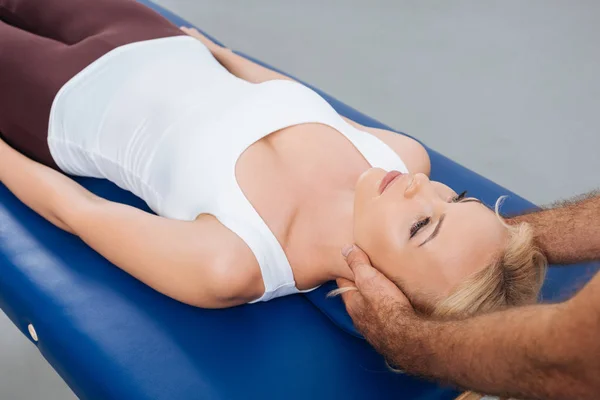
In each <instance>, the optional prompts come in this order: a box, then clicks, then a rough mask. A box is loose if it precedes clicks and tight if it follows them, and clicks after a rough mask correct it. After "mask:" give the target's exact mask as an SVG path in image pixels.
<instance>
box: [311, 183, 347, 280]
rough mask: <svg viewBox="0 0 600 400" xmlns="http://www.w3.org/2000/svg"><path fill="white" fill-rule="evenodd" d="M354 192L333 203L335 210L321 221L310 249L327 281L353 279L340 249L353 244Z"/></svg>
mask: <svg viewBox="0 0 600 400" xmlns="http://www.w3.org/2000/svg"><path fill="white" fill-rule="evenodd" d="M353 225H354V191H352V192H351V193H349V194H344V195H343V196H341V199H339V200H338V201H336V202H335V208H334V209H333V210H332V212H331V213H329V214H328V218H327V220H324V221H321V224H320V232H319V233H320V235H316V236H315V238H314V240H315V243H314V244H313V246H312V248H314V249H316V254H318V255H319V258H320V259H319V261H318V262H317V263H316V265H319V266H320V268H321V270H322V271H323V272H324V273H326V274H327V279H329V280H334V279H336V278H346V279H350V280H352V279H353V278H354V276H353V274H352V271H351V270H350V268H349V267H348V264H347V263H346V260H345V259H344V257H343V256H342V247H343V246H345V245H347V244H352V243H353V242H354V234H353Z"/></svg>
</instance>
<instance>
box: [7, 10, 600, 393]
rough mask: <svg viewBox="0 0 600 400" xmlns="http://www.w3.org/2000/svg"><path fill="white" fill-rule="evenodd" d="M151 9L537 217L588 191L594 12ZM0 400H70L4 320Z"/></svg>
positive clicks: (594, 168) (594, 184)
mask: <svg viewBox="0 0 600 400" xmlns="http://www.w3.org/2000/svg"><path fill="white" fill-rule="evenodd" d="M157 2H158V3H159V4H161V5H163V6H165V7H167V8H169V9H171V10H172V11H175V12H176V13H178V14H180V15H182V16H184V17H185V18H187V19H188V20H189V21H191V22H192V23H195V24H196V25H198V26H200V27H202V28H203V29H204V30H206V31H207V32H208V33H210V34H212V35H214V36H216V37H217V38H218V39H219V40H221V41H222V42H224V43H225V44H226V45H227V46H229V47H231V48H234V49H236V50H241V51H243V52H245V53H248V54H251V55H253V56H255V57H257V58H258V59H261V60H263V61H265V62H267V63H270V64H272V65H274V66H276V67H279V68H281V69H283V70H284V71H287V72H289V73H291V74H293V75H295V76H297V77H298V78H300V79H303V80H305V81H307V82H310V83H312V84H314V85H316V86H317V87H319V88H321V89H323V90H324V91H326V92H328V93H329V94H331V95H333V96H335V97H337V98H339V99H340V100H342V101H344V102H345V103H347V104H349V105H351V106H353V107H355V108H357V109H358V110H360V111H362V112H364V113H366V114H368V115H370V116H372V117H374V118H376V119H378V120H380V121H382V122H384V123H386V124H388V125H390V126H392V127H394V128H395V129H399V130H402V131H405V132H407V133H410V134H411V135H413V136H415V137H417V138H419V139H421V140H423V141H424V142H425V143H427V144H428V145H429V146H431V147H432V148H434V149H436V150H438V151H440V152H441V153H443V154H445V155H447V156H448V157H450V158H452V159H454V160H456V161H458V162H459V163H461V164H463V165H465V166H467V167H469V168H471V169H473V170H475V171H476V172H478V173H480V174H482V175H485V176H486V177H488V178H490V179H492V180H494V181H496V182H498V183H499V184H501V185H503V186H505V187H507V188H509V189H511V190H513V191H515V192H517V193H519V194H520V195H522V196H524V197H526V198H527V199H529V200H531V201H533V202H535V203H538V204H548V203H551V202H553V201H555V200H558V199H561V198H566V197H570V196H572V195H574V194H578V193H583V192H586V191H589V190H592V189H594V188H598V187H600V177H599V176H598V172H599V171H600V158H599V157H597V155H596V153H597V151H598V149H599V148H600V135H599V134H598V125H599V122H600V113H599V112H598V110H599V106H600V76H599V71H600V55H599V53H598V48H599V47H600V46H599V43H598V42H599V40H598V39H599V38H600V25H599V24H598V22H597V21H599V20H600V3H599V2H596V1H592V0H589V1H586V0H575V1H561V0H528V1H518V0H509V1H506V0H503V1H501V0H494V1H480V0H462V1H445V0H438V1H416V0H413V1H407V0H303V1H292V0H158V1H157ZM109 384H110V383H109ZM0 398H1V399H7V400H9V399H10V400H30V399H34V398H43V399H45V400H54V399H56V400H62V399H72V398H74V396H73V394H72V393H71V392H70V390H69V389H68V388H67V387H66V385H65V384H64V383H63V382H62V380H61V379H60V378H59V377H58V375H56V373H55V372H54V371H53V370H52V368H51V367H49V366H48V364H47V363H46V362H45V361H44V359H43V358H42V357H41V356H40V355H39V353H38V351H37V349H36V348H35V347H34V346H32V345H31V344H30V343H29V342H28V341H27V340H26V339H25V338H23V337H21V335H20V333H18V332H17V330H16V329H15V328H14V327H13V326H12V324H11V323H10V322H9V321H8V319H7V318H6V317H5V316H4V314H2V313H0Z"/></svg>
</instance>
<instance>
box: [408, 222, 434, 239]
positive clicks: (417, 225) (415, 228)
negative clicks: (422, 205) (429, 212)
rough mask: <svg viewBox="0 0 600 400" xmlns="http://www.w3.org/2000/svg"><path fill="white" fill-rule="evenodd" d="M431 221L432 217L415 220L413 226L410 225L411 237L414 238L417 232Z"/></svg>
mask: <svg viewBox="0 0 600 400" xmlns="http://www.w3.org/2000/svg"><path fill="white" fill-rule="evenodd" d="M430 222H431V218H430V217H427V218H423V219H421V220H419V221H417V222H415V223H414V224H413V226H411V227H410V238H411V239H412V238H413V237H414V236H415V235H416V234H417V233H419V231H420V230H421V229H423V228H424V227H426V226H427V225H428V224H429V223H430Z"/></svg>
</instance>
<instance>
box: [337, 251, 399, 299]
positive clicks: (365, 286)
mask: <svg viewBox="0 0 600 400" xmlns="http://www.w3.org/2000/svg"><path fill="white" fill-rule="evenodd" d="M344 250H345V255H346V262H347V263H348V266H349V267H350V269H351V270H352V272H353V273H354V284H355V285H356V287H357V288H358V290H359V291H360V293H361V294H362V295H363V296H364V297H365V298H367V301H369V300H371V299H376V298H381V297H382V296H386V297H391V298H397V299H398V300H402V301H403V302H406V303H407V302H408V300H407V299H406V296H405V295H404V294H403V293H402V292H401V291H400V289H398V287H397V286H396V285H395V284H394V283H393V282H392V281H390V280H389V279H388V278H387V277H386V276H385V275H383V274H382V273H381V272H379V271H378V270H377V269H375V268H374V267H373V266H372V265H371V261H370V260H369V257H368V256H367V255H366V254H365V252H364V251H362V250H361V249H360V248H359V247H358V246H356V245H353V246H352V248H345V249H344ZM348 250H349V251H348Z"/></svg>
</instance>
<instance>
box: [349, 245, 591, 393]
mask: <svg viewBox="0 0 600 400" xmlns="http://www.w3.org/2000/svg"><path fill="white" fill-rule="evenodd" d="M348 262H349V265H350V266H351V268H352V270H353V272H354V276H355V285H356V287H357V288H358V291H356V292H347V293H345V294H344V295H343V296H344V301H345V302H346V307H347V309H348V311H349V313H350V315H351V316H352V317H353V319H354V321H355V324H356V325H357V328H358V329H359V330H360V331H361V332H362V333H363V334H364V336H365V338H366V339H367V340H368V341H369V342H370V343H371V344H372V345H373V346H374V347H375V348H376V349H377V350H378V351H379V352H380V353H381V354H383V355H384V356H385V357H386V358H387V359H388V361H389V362H390V363H391V364H393V365H395V366H398V367H399V368H402V369H403V370H405V371H406V372H408V373H413V374H418V375H424V376H428V377H431V378H434V379H437V380H441V381H445V382H449V383H452V384H455V385H457V386H461V387H464V388H469V389H474V390H477V391H478V392H480V393H486V394H490V395H497V396H511V397H515V398H527V399H549V400H554V399H556V400H559V399H592V398H595V396H596V395H597V394H598V393H600V379H598V376H600V358H599V357H598V354H600V341H599V340H598V338H597V337H598V332H600V276H597V277H596V278H595V279H594V280H593V281H591V282H590V283H589V284H588V285H587V286H586V287H585V288H584V289H583V290H582V291H581V292H580V293H579V294H578V295H577V296H575V297H574V298H573V299H571V300H569V301H568V302H566V303H562V304H554V305H535V306H529V307H521V308H514V309H511V310H506V311H502V312H496V313H491V314H487V315H482V316H478V317H474V318H470V319H465V320H461V321H436V320H427V319H425V318H421V317H419V316H417V315H415V314H414V312H413V311H412V309H411V308H410V306H409V305H408V304H407V300H406V298H405V297H404V296H403V295H402V293H401V292H400V291H399V289H398V288H397V287H395V286H394V285H393V284H392V283H391V282H389V281H388V280H387V279H386V278H385V277H384V276H383V275H382V274H380V273H379V272H378V271H376V270H375V269H374V268H372V267H371V266H370V264H369V261H368V258H367V257H366V255H364V253H362V252H361V251H360V249H358V250H354V251H352V253H351V254H350V256H349V257H348ZM339 283H340V284H341V286H347V285H351V283H349V282H344V281H342V280H340V282H339Z"/></svg>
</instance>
